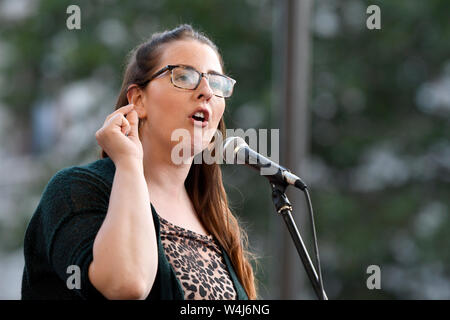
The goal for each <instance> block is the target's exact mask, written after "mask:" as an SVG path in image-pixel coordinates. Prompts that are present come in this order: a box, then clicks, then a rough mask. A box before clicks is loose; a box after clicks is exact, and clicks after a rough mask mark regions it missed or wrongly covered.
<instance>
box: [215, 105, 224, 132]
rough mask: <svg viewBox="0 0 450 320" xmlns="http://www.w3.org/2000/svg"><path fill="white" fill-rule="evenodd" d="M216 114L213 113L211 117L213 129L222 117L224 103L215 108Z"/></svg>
mask: <svg viewBox="0 0 450 320" xmlns="http://www.w3.org/2000/svg"><path fill="white" fill-rule="evenodd" d="M215 110H216V112H214V116H213V125H214V127H215V128H217V126H218V125H219V121H220V119H221V118H222V116H223V113H224V111H225V103H222V104H219V105H217V106H216V107H215Z"/></svg>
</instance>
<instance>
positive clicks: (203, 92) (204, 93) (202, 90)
mask: <svg viewBox="0 0 450 320" xmlns="http://www.w3.org/2000/svg"><path fill="white" fill-rule="evenodd" d="M197 92H198V96H197V98H198V99H201V98H204V99H205V100H209V99H211V97H212V96H213V95H214V93H213V91H212V89H211V87H210V86H209V83H208V79H207V78H206V76H205V75H202V79H201V80H200V84H199V85H198V88H197Z"/></svg>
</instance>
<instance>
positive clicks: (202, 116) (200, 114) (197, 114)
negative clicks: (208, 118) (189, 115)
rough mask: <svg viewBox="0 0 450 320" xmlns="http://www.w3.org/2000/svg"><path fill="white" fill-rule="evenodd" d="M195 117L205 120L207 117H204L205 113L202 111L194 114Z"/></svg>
mask: <svg viewBox="0 0 450 320" xmlns="http://www.w3.org/2000/svg"><path fill="white" fill-rule="evenodd" d="M194 116H196V117H200V118H203V119H205V115H204V114H203V112H201V111H199V112H196V113H195V114H194Z"/></svg>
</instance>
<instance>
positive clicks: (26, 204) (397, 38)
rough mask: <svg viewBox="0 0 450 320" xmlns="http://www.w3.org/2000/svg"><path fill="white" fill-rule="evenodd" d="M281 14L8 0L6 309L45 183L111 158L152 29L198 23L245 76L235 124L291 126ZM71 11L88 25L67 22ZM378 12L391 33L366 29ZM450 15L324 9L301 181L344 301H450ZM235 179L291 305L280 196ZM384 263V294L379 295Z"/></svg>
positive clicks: (0, 220) (241, 8)
mask: <svg viewBox="0 0 450 320" xmlns="http://www.w3.org/2000/svg"><path fill="white" fill-rule="evenodd" d="M299 1H302V0H299ZM280 3H283V1H274V0H273V1H268V0H227V1H225V0H223V1H220V0H214V1H204V0H201V1H200V0H190V1H179V0H177V1H175V0H170V1H168V0H152V1H118V0H117V1H116V0H103V1H101V0H98V1H66V0H0V146H1V147H0V159H1V160H0V176H1V179H0V298H1V299H18V298H20V285H21V276H22V268H23V251H22V247H23V237H24V232H25V229H26V226H27V224H28V221H29V219H30V217H31V215H32V214H33V212H34V210H35V208H36V206H37V204H38V202H39V199H40V196H41V194H42V191H43V189H44V187H45V185H46V184H47V182H48V180H49V179H50V177H51V176H53V175H54V174H55V173H56V172H57V171H58V170H60V169H62V168H64V167H67V166H72V165H79V164H84V163H87V162H90V161H94V160H96V159H97V158H98V152H99V148H98V146H97V144H96V140H95V131H96V130H97V129H98V128H100V127H101V125H102V124H103V121H104V118H105V117H106V116H107V115H108V114H109V113H111V112H112V111H113V105H114V104H115V100H116V97H117V94H118V92H119V89H120V84H121V80H122V72H123V67H124V62H125V56H126V55H127V53H128V52H129V51H130V50H131V49H132V48H133V47H135V46H136V45H137V44H138V43H140V42H141V41H143V40H145V39H146V38H148V37H149V36H150V35H151V34H152V33H153V32H156V31H162V30H166V29H171V28H173V27H175V26H177V25H178V24H181V23H190V24H191V25H192V26H193V27H194V28H197V29H198V30H200V31H203V32H205V33H206V34H207V35H209V36H210V37H211V38H212V39H213V41H214V42H215V43H216V44H217V45H218V47H219V48H220V50H221V53H222V55H223V57H224V60H225V67H226V71H227V73H228V74H230V75H231V76H232V77H233V78H235V79H236V80H237V86H236V89H235V93H234V96H233V97H232V98H231V99H230V100H228V101H227V110H226V118H225V119H226V123H227V127H229V128H243V129H247V128H257V129H259V128H267V129H270V128H279V129H280V131H281V132H282V131H283V128H282V127H280V124H279V123H278V120H277V119H278V117H277V116H276V115H277V113H278V112H281V110H277V107H278V106H277V105H276V104H275V103H274V97H275V96H276V94H277V93H276V92H274V90H275V89H274V88H275V87H276V85H274V78H273V73H274V71H273V68H274V67H273V66H274V65H277V64H276V59H280V56H278V55H276V54H273V52H274V42H275V40H276V39H277V38H278V37H280V36H282V34H280V30H279V28H278V27H277V26H278V25H279V24H280V21H277V19H279V18H278V17H279V15H277V14H275V13H276V12H277V8H278V7H279V6H280ZM71 4H77V5H78V6H79V7H80V9H81V30H68V29H67V27H66V19H67V18H68V16H69V15H68V14H67V13H66V8H67V7H68V6H69V5H71ZM370 4H377V5H378V6H379V7H380V8H381V26H382V29H381V30H368V29H367V28H366V19H367V17H368V15H367V14H366V8H367V7H368V6H369V5H370ZM281 5H282V4H281ZM449 12H450V2H449V1H445V0H428V1H421V0H396V1H388V0H385V1H362V0H345V1H338V0H334V1H333V0H316V1H313V7H312V11H311V13H310V14H311V16H310V21H311V23H310V27H309V32H310V40H311V44H310V46H311V58H310V68H311V76H310V84H309V88H310V90H309V98H308V112H309V117H310V133H309V137H310V140H309V142H308V146H309V147H308V155H307V158H306V159H304V161H303V162H302V168H303V170H302V172H297V174H299V175H300V176H301V177H302V178H303V179H304V180H305V181H306V183H307V184H308V185H309V187H310V193H311V195H312V201H313V206H314V209H315V217H316V228H317V232H318V238H319V249H320V253H321V262H322V272H323V276H324V285H325V290H326V291H327V293H328V296H329V298H330V299H442V298H444V299H449V298H450V268H449V267H448V265H449V263H450V254H449V252H450V250H448V248H447V246H448V244H450V235H449V233H448V232H447V231H446V230H448V229H449V227H450V222H449V219H448V214H449V205H450V196H449V195H450V193H449V191H450V186H449V182H450V141H449V137H450V126H449V122H450V42H449V41H448V39H450V23H448V13H449ZM280 162H281V164H283V159H282V158H281V159H280ZM223 171H224V179H225V183H226V188H227V191H228V192H229V196H230V199H231V207H232V209H233V210H234V212H235V213H236V214H237V215H238V216H239V217H240V218H241V220H242V221H243V223H244V226H245V227H246V229H247V231H248V233H249V240H250V245H251V247H252V249H253V250H254V251H255V252H256V253H257V254H258V255H259V256H260V259H259V264H258V265H259V267H258V269H257V271H258V272H257V277H258V279H259V281H260V284H261V286H260V293H261V297H262V298H266V299H278V298H280V297H286V296H285V295H283V293H280V292H279V288H278V287H277V286H276V281H274V279H275V278H276V277H277V272H280V270H278V269H277V261H274V254H273V252H271V250H273V248H274V246H276V239H274V237H273V236H270V231H271V230H272V228H273V226H271V225H270V224H273V223H274V222H278V223H281V222H280V221H281V220H274V219H273V218H270V217H272V216H273V215H274V213H273V211H274V210H273V205H272V202H271V200H270V188H269V185H268V184H267V182H265V181H264V179H261V178H259V177H258V176H257V175H256V174H254V172H249V170H247V169H243V168H235V167H230V166H224V167H223ZM249 185H251V186H252V189H250V188H249V187H248V186H249ZM250 190H251V191H250ZM305 228H307V226H305ZM306 241H307V242H308V243H310V239H309V238H307V239H306ZM310 253H311V254H312V252H310ZM372 264H375V265H379V266H380V268H381V275H382V278H381V279H382V280H381V290H368V288H367V287H366V279H367V277H368V276H369V275H368V274H367V273H366V268H367V267H368V266H369V265H372ZM302 272H303V270H299V273H302ZM300 290H305V291H310V285H309V283H306V282H305V288H300ZM310 296H311V295H310ZM311 297H313V296H311ZM289 298H294V299H295V298H297V296H292V297H289Z"/></svg>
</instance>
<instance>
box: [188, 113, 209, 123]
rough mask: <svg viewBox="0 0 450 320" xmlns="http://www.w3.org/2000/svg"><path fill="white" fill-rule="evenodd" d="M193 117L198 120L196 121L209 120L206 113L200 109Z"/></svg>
mask: <svg viewBox="0 0 450 320" xmlns="http://www.w3.org/2000/svg"><path fill="white" fill-rule="evenodd" d="M192 119H194V120H196V121H201V122H205V121H207V120H208V119H207V117H206V115H205V113H204V112H203V111H198V112H196V113H195V114H194V115H193V116H192Z"/></svg>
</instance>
